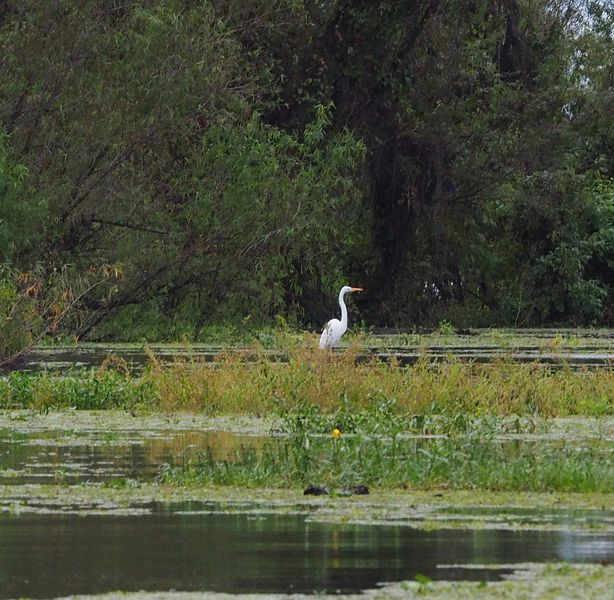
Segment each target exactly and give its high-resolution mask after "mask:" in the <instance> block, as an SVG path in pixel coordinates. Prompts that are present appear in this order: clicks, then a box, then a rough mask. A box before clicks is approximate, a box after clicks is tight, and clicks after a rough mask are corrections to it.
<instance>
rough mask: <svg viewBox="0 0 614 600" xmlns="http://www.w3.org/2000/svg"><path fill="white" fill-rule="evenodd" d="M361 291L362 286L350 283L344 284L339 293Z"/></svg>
mask: <svg viewBox="0 0 614 600" xmlns="http://www.w3.org/2000/svg"><path fill="white" fill-rule="evenodd" d="M362 291H363V289H362V288H358V287H352V286H351V285H344V286H343V287H342V288H341V293H342V294H347V293H348V292H362Z"/></svg>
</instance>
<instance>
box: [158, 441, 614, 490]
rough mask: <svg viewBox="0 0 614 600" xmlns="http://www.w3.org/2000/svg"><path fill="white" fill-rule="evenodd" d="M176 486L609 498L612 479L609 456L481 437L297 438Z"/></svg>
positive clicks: (177, 477) (202, 465)
mask: <svg viewBox="0 0 614 600" xmlns="http://www.w3.org/2000/svg"><path fill="white" fill-rule="evenodd" d="M159 479H160V481H162V482H163V483H170V484H175V485H212V484H213V485H232V486H241V487H278V488H282V487H296V486H304V485H307V484H309V483H316V484H317V485H324V486H326V487H329V488H330V489H343V488H351V487H353V486H356V485H359V484H366V485H368V486H372V487H380V488H382V487H383V488H410V489H431V488H449V489H486V490H493V491H534V492H608V491H610V490H611V489H612V488H613V486H614V471H613V470H612V468H611V457H609V456H608V450H607V449H603V448H599V447H598V446H595V447H592V448H590V449H586V448H585V449H582V448H573V447H571V446H564V447H559V446H548V445H541V446H539V447H537V446H535V445H533V446H530V445H526V446H523V447H522V448H521V449H520V450H518V451H516V452H512V451H510V449H509V447H506V446H505V445H502V444H500V443H497V442H494V441H492V440H485V439H484V438H483V437H481V436H478V435H472V436H463V437H461V438H458V437H454V438H446V439H437V440H430V441H428V442H426V441H424V440H421V441H417V440H411V441H410V440H402V439H398V438H395V439H384V438H377V437H376V438H374V437H364V436H343V435H342V436H341V438H340V439H333V438H332V436H328V437H310V436H294V437H292V438H290V440H282V441H276V442H274V441H271V442H270V443H269V444H267V445H265V446H264V448H263V449H262V450H260V451H256V450H255V449H254V448H253V447H250V446H245V447H242V448H240V449H239V450H237V451H236V452H235V455H234V456H232V457H230V458H228V459H225V460H220V459H219V458H215V456H214V454H213V453H211V452H208V453H203V454H201V455H199V456H198V457H197V458H191V459H190V460H189V461H188V462H187V463H186V464H185V465H183V466H181V467H170V466H167V467H165V468H164V469H163V470H162V472H161V473H160V476H159Z"/></svg>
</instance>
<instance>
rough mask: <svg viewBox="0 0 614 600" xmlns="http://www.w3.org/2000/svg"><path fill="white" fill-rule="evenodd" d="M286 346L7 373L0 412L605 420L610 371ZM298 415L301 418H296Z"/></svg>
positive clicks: (0, 386) (611, 407) (609, 411)
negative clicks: (345, 413) (342, 412)
mask: <svg viewBox="0 0 614 600" xmlns="http://www.w3.org/2000/svg"><path fill="white" fill-rule="evenodd" d="M357 354H358V352H357V351H356V350H353V349H350V350H349V351H347V352H345V353H342V354H332V353H324V352H320V351H317V350H311V349H304V348H295V349H291V350H289V351H288V355H287V360H284V361H283V362H282V361H280V360H277V361H276V360H271V358H270V356H269V355H267V354H266V353H265V352H264V351H258V350H246V351H243V352H239V353H233V354H230V353H228V354H224V355H222V356H220V358H219V360H218V361H217V362H216V363H215V364H211V363H203V362H198V361H196V360H186V359H183V358H182V359H179V358H178V359H175V360H173V361H170V362H168V363H163V362H162V361H160V360H158V359H157V358H156V357H155V356H153V355H151V356H150V361H149V364H148V366H147V368H146V369H145V370H144V372H143V373H141V374H140V375H139V376H133V375H131V374H130V373H128V371H127V370H126V369H125V368H124V367H123V366H122V365H121V364H118V363H117V362H115V363H113V362H111V363H109V364H106V365H103V367H101V368H100V369H97V370H89V371H86V370H83V371H78V372H74V373H71V374H68V375H66V376H62V377H57V376H54V375H52V374H51V373H46V372H43V373H40V374H31V375H29V374H23V373H11V374H10V375H8V376H7V377H5V378H2V379H0V407H5V408H6V407H28V408H34V409H39V410H44V409H48V408H53V407H66V406H72V407H75V408H90V409H91V408H100V409H102V408H128V409H131V410H132V409H135V408H144V409H150V410H162V411H195V412H201V413H205V414H211V415H218V414H228V415H232V414H260V415H266V416H271V417H274V416H275V415H278V414H280V413H284V412H286V411H288V410H292V409H293V408H296V407H299V406H300V407H303V409H305V407H307V406H312V407H316V408H317V410H319V411H321V412H322V413H325V414H331V413H333V412H335V411H338V410H339V407H340V406H342V405H343V403H346V404H348V405H350V406H351V407H352V410H353V411H356V412H357V413H360V412H361V411H364V410H367V411H368V410H373V407H374V406H375V407H382V406H384V405H386V403H388V408H387V409H386V410H388V411H389V412H392V413H394V414H396V415H424V414H429V415H430V414H443V415H448V416H450V417H451V416H453V415H469V416H472V417H479V418H485V417H488V416H492V415H496V416H507V415H519V416H530V417H533V416H540V417H549V416H568V415H584V416H603V415H613V414H614V369H613V368H612V367H605V368H601V369H595V370H572V369H569V368H562V369H552V368H549V367H547V366H544V365H541V364H518V363H514V362H512V361H510V360H503V359H502V360H499V361H497V362H496V363H493V364H488V365H484V364H467V363H463V362H460V361H458V360H455V359H452V358H451V359H450V360H448V361H446V362H443V363H439V364H434V363H432V362H431V361H430V360H429V359H428V358H426V357H425V358H423V359H421V360H419V361H418V362H417V363H416V364H415V365H413V366H411V367H402V366H400V365H399V364H397V363H395V362H394V361H391V362H384V361H379V360H372V361H366V362H364V361H363V362H361V361H358V360H357ZM303 412H304V411H303Z"/></svg>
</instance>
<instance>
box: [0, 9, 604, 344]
mask: <svg viewBox="0 0 614 600" xmlns="http://www.w3.org/2000/svg"><path fill="white" fill-rule="evenodd" d="M5 4H6V9H3V10H2V11H1V16H0V45H1V46H2V60H1V61H0V130H1V131H3V132H8V133H9V134H10V138H9V137H7V136H6V135H5V134H0V252H1V253H2V256H0V260H2V261H5V262H6V261H10V262H11V263H12V265H11V266H14V267H17V268H19V269H21V270H23V271H24V272H28V271H33V270H34V267H35V265H36V264H49V263H51V264H71V265H74V266H75V269H76V270H77V271H78V272H82V271H84V270H86V269H88V268H90V267H91V266H92V265H93V266H94V267H100V266H101V265H104V264H109V263H111V264H115V263H121V264H123V265H124V277H123V278H122V280H121V281H119V282H117V290H116V293H114V294H112V295H108V296H106V297H97V298H96V300H95V301H92V302H90V303H89V307H88V309H89V313H90V317H91V318H89V319H83V320H82V321H81V324H80V330H79V332H78V333H80V334H82V335H90V336H97V337H98V338H107V339H109V338H110V339H115V338H118V337H123V339H126V337H131V336H132V337H139V338H149V339H152V338H156V339H169V338H173V339H177V338H181V337H184V336H185V337H189V338H197V337H199V336H202V335H203V334H204V333H205V332H206V330H207V328H208V327H216V326H219V325H220V323H221V322H222V323H223V324H225V323H227V322H233V323H241V324H242V321H243V320H244V319H245V320H246V322H247V323H248V324H249V325H251V324H256V325H268V324H270V323H271V322H272V320H273V319H274V318H275V317H276V316H277V315H282V316H283V317H284V318H285V319H287V320H288V322H289V323H290V324H291V325H293V326H294V325H304V324H306V323H307V324H310V325H311V324H316V323H317V324H318V325H320V324H321V323H322V322H323V321H324V320H325V319H327V318H330V313H331V310H335V309H336V306H335V302H334V299H335V292H336V290H337V289H338V288H339V286H340V285H341V284H342V283H348V281H350V280H351V282H352V283H353V282H356V284H360V285H363V286H364V287H365V289H366V290H367V292H368V293H367V294H365V295H364V296H363V298H362V299H361V300H359V303H358V306H357V307H356V309H357V313H359V314H360V317H361V318H363V319H364V321H365V322H366V323H369V324H373V325H380V324H381V325H402V326H409V325H413V324H415V323H421V324H425V325H435V326H436V325H437V323H440V322H444V321H447V322H453V323H454V324H455V325H456V326H458V327H462V326H465V325H467V324H478V325H492V324H494V323H506V324H514V323H517V324H523V325H539V324H544V323H555V322H566V323H584V324H590V323H601V324H607V323H610V322H611V320H612V319H613V318H614V316H613V315H614V308H613V306H614V292H613V290H612V283H611V282H612V281H613V280H614V273H613V268H612V260H613V259H612V255H613V242H612V238H613V234H612V225H611V223H612V210H613V209H612V188H613V184H612V181H613V177H614V162H613V159H612V156H614V153H613V152H612V147H613V142H614V126H613V125H612V119H611V105H612V86H613V79H612V77H613V74H612V66H611V56H612V53H613V51H614V48H613V42H612V40H613V39H614V35H612V34H613V31H614V12H613V11H612V9H611V8H610V7H609V5H608V4H607V3H604V2H601V1H590V2H588V3H585V2H580V0H572V2H571V3H569V2H563V1H562V0H553V1H552V2H547V3H527V2H520V1H519V0H510V1H506V2H494V3H493V2H491V1H487V0H478V1H477V2H473V3H471V6H464V5H462V6H461V5H460V4H458V3H453V2H432V1H430V0H415V1H413V2H409V3H408V2H405V1H404V0H391V1H388V2H359V3H347V2H340V1H338V0H335V1H331V2H327V3H324V4H323V3H321V2H319V3H318V2H313V1H312V0H279V1H278V2H274V3H271V2H267V1H265V0H256V1H254V2H252V3H248V4H249V5H245V3H244V4H241V3H236V2H209V1H206V0H198V1H195V2H189V3H181V2H177V1H176V0H155V1H153V2H142V1H140V0H139V1H137V0H135V1H130V2H121V3H116V2H103V3H101V2H97V1H95V0H84V1H83V2H80V3H78V5H75V4H74V3H73V4H71V3H69V2H60V3H58V2H52V3H49V2H38V1H37V0H22V1H20V2H16V1H9V2H6V3H5ZM41 48H45V51H44V52H41V50H40V49H41ZM9 142H10V143H9ZM241 326H242V325H236V327H241Z"/></svg>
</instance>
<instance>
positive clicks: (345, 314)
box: [339, 292, 348, 329]
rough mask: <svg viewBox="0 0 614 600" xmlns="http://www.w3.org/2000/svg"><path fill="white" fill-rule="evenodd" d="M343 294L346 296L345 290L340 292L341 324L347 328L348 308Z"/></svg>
mask: <svg viewBox="0 0 614 600" xmlns="http://www.w3.org/2000/svg"><path fill="white" fill-rule="evenodd" d="M343 296H345V294H344V292H339V306H340V307H341V325H342V326H343V328H344V329H347V326H348V309H347V308H346V306H345V302H344V301H343Z"/></svg>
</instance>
